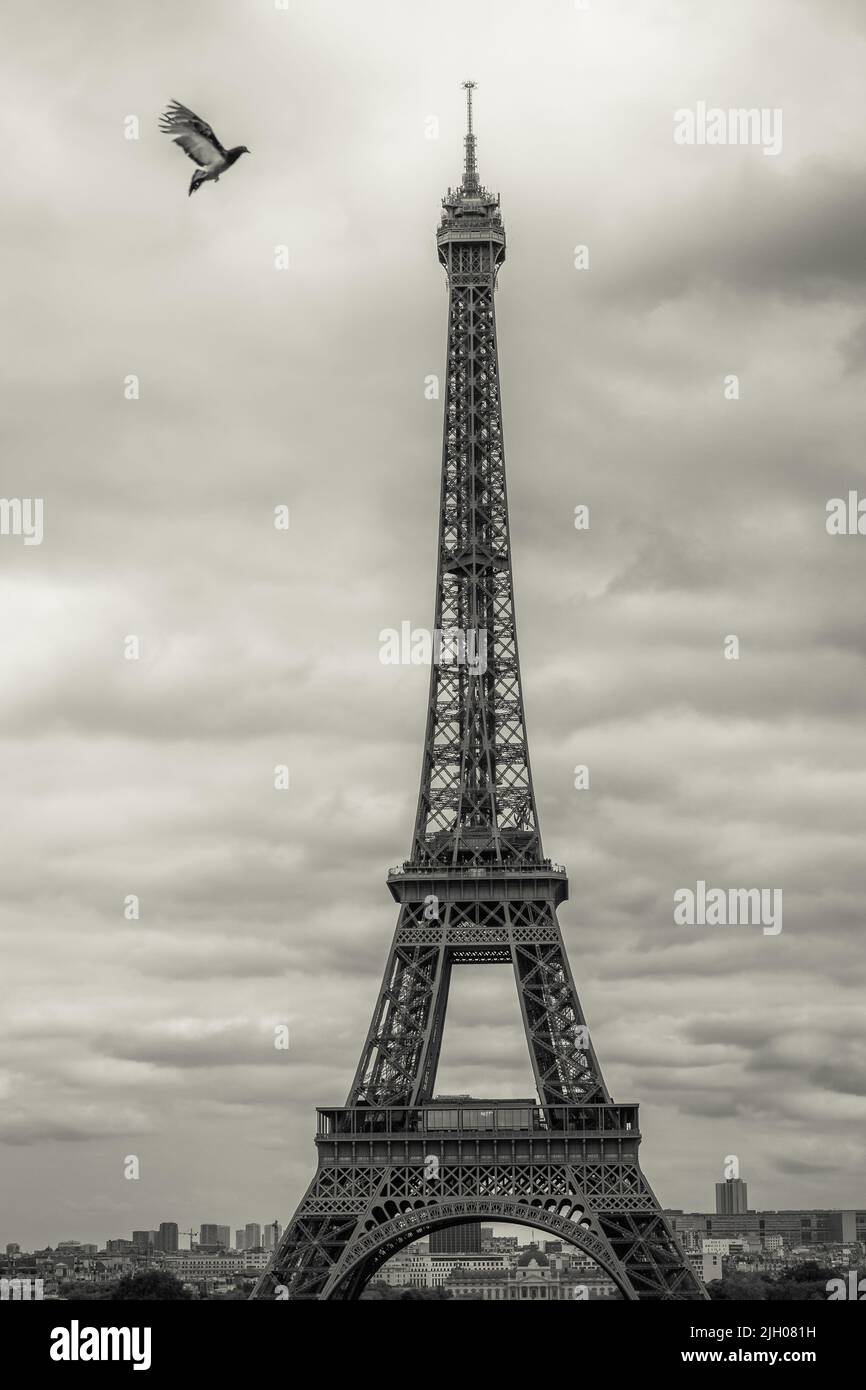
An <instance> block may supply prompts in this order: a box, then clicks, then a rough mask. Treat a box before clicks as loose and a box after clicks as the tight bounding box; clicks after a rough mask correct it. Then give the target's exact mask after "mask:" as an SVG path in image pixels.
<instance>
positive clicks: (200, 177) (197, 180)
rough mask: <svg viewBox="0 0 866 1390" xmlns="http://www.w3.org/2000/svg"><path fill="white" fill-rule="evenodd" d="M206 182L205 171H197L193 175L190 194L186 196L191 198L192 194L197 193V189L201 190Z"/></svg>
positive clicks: (190, 182)
mask: <svg viewBox="0 0 866 1390" xmlns="http://www.w3.org/2000/svg"><path fill="white" fill-rule="evenodd" d="M204 180H205V172H204V170H203V169H196V171H195V173H194V174H193V176H192V178H191V179H190V181H189V193H188V194H187V195H186V196H187V197H189V196H190V194H191V193H195V190H196V189H197V188H200V187H201V185H202V184H203V183H204Z"/></svg>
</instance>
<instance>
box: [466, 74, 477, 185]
mask: <svg viewBox="0 0 866 1390" xmlns="http://www.w3.org/2000/svg"><path fill="white" fill-rule="evenodd" d="M477 85H478V84H477V82H464V83H463V89H464V91H465V92H466V157H465V161H464V166H463V188H464V191H465V192H466V193H474V192H475V190H476V189H477V188H478V171H477V168H476V165H475V135H474V134H473V131H472V93H473V92H474V90H475V88H476V87H477Z"/></svg>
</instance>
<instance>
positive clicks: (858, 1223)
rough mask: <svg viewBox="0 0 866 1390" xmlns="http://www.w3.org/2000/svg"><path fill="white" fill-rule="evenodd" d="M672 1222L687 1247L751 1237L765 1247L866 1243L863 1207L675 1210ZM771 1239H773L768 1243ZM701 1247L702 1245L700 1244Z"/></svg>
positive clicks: (772, 1248)
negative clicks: (712, 1241)
mask: <svg viewBox="0 0 866 1390" xmlns="http://www.w3.org/2000/svg"><path fill="white" fill-rule="evenodd" d="M670 1219H671V1222H672V1224H673V1227H674V1230H675V1231H676V1233H677V1235H678V1236H679V1237H680V1238H681V1239H683V1241H684V1243H685V1244H686V1247H687V1248H695V1247H696V1241H697V1240H700V1241H703V1239H704V1238H707V1239H713V1238H715V1239H719V1240H725V1239H730V1240H737V1239H739V1238H741V1237H751V1238H752V1239H754V1241H755V1242H756V1245H758V1246H760V1248H761V1249H764V1250H768V1249H770V1250H775V1251H778V1250H780V1249H787V1250H790V1249H793V1248H795V1247H796V1246H801V1245H802V1246H819V1245H831V1246H835V1245H849V1244H854V1243H855V1242H859V1243H860V1244H861V1245H862V1244H864V1243H866V1208H863V1209H860V1210H853V1209H846V1210H842V1209H837V1210H822V1209H820V1208H811V1209H805V1210H795V1211H743V1212H732V1213H730V1214H724V1215H723V1214H720V1213H718V1212H700V1211H693V1212H675V1213H672V1214H671V1218H670ZM768 1242H771V1243H768ZM698 1248H699V1247H698Z"/></svg>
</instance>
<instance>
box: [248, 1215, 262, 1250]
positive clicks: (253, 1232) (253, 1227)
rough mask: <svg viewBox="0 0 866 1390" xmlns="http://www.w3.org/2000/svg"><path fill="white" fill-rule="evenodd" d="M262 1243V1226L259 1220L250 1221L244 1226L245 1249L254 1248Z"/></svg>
mask: <svg viewBox="0 0 866 1390" xmlns="http://www.w3.org/2000/svg"><path fill="white" fill-rule="evenodd" d="M261 1243H262V1228H261V1226H260V1225H259V1223H258V1221H248V1222H247V1224H246V1226H245V1227H244V1249H245V1250H252V1249H253V1247H254V1246H256V1245H261Z"/></svg>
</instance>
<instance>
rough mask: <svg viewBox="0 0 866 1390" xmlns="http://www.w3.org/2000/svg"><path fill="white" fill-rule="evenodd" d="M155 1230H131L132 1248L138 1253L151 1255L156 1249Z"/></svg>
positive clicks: (156, 1236) (156, 1235) (156, 1234)
mask: <svg viewBox="0 0 866 1390" xmlns="http://www.w3.org/2000/svg"><path fill="white" fill-rule="evenodd" d="M158 1235H159V1233H158V1232H157V1231H133V1233H132V1245H133V1249H134V1250H135V1251H136V1252H137V1253H138V1254H140V1255H152V1254H153V1252H154V1250H155V1249H156V1242H157V1239H158Z"/></svg>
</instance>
